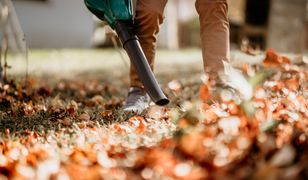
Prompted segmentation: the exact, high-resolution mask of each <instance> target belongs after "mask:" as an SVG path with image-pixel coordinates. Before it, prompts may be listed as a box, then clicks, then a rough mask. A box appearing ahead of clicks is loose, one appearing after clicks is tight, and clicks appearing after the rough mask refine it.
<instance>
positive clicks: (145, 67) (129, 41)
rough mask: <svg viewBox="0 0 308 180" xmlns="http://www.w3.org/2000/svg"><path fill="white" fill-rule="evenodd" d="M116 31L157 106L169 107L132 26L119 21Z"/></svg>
mask: <svg viewBox="0 0 308 180" xmlns="http://www.w3.org/2000/svg"><path fill="white" fill-rule="evenodd" d="M115 30H116V32H117V34H118V36H119V38H120V40H121V42H122V44H123V48H124V49H125V51H126V52H127V54H128V56H129V58H130V60H131V63H132V64H133V66H134V67H135V69H136V72H137V74H138V77H139V79H140V80H141V82H142V83H143V85H144V89H145V91H146V92H147V93H148V94H149V96H150V98H151V99H152V101H153V102H154V103H155V104H157V105H159V106H164V105H167V104H168V103H169V100H168V98H167V97H166V96H165V94H164V93H163V91H162V90H161V88H160V87H159V85H158V83H157V81H156V79H155V77H154V74H153V72H152V70H151V68H150V65H149V64H148V61H147V59H146V57H145V55H144V53H143V51H142V48H141V46H140V43H139V41H138V38H137V36H136V35H134V34H133V30H132V26H131V25H130V24H129V23H127V22H125V21H117V22H116V24H115Z"/></svg>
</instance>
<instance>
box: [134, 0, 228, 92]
mask: <svg viewBox="0 0 308 180" xmlns="http://www.w3.org/2000/svg"><path fill="white" fill-rule="evenodd" d="M166 3H167V0H138V1H137V6H136V14H135V23H136V25H137V27H138V28H136V30H135V33H136V35H137V36H138V38H139V40H140V44H141V47H142V49H143V51H144V53H145V55H146V57H147V59H148V62H149V64H150V66H151V68H152V69H153V63H154V57H155V51H156V35H157V33H158V32H159V26H160V24H162V22H163V19H164V15H163V14H164V8H165V5H166ZM195 6H196V10H197V12H198V14H199V20H200V28H201V33H200V35H201V41H202V43H201V45H202V56H203V62H204V69H205V71H208V70H210V71H211V72H218V71H220V70H222V68H223V63H222V61H223V60H225V61H228V60H229V56H230V55H229V46H230V45H229V22H228V18H227V12H228V4H227V0H196V3H195ZM130 78H131V86H135V87H143V86H142V83H141V82H140V80H139V78H138V75H137V73H136V71H135V69H134V67H133V66H131V69H130Z"/></svg>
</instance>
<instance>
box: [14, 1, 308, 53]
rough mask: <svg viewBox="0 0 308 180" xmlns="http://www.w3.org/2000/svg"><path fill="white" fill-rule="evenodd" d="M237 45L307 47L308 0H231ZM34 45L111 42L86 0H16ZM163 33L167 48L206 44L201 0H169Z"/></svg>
mask: <svg viewBox="0 0 308 180" xmlns="http://www.w3.org/2000/svg"><path fill="white" fill-rule="evenodd" d="M228 1H229V18H230V28H231V34H230V40H231V43H232V47H233V48H239V47H240V46H241V44H242V42H245V43H247V42H249V44H250V45H251V46H252V47H254V48H261V49H267V48H270V47H271V48H274V49H276V50H278V51H290V52H303V51H305V50H307V49H308V36H307V34H308V28H307V27H308V26H307V8H306V7H308V6H307V0H292V1H291V0H228ZM13 2H14V4H15V8H16V12H17V14H18V16H19V19H20V22H21V26H22V28H23V30H24V32H25V34H26V38H27V41H28V44H29V46H30V47H32V48H81V47H105V46H110V45H111V43H110V40H109V39H108V37H107V36H106V35H105V33H104V32H105V28H104V27H103V26H102V23H101V22H100V21H98V20H97V19H95V18H93V16H92V15H91V14H90V12H88V10H87V9H86V7H85V5H84V3H83V0H13ZM165 15H166V18H165V22H164V24H163V25H162V28H161V32H160V34H159V38H158V45H159V47H161V48H168V49H179V48H185V47H193V46H197V47H199V46H200V37H199V20H198V15H197V12H196V11H195V1H192V0H168V3H167V7H166V9H165Z"/></svg>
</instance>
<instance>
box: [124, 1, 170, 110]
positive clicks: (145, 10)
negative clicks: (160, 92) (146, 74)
mask: <svg viewBox="0 0 308 180" xmlns="http://www.w3.org/2000/svg"><path fill="white" fill-rule="evenodd" d="M166 3H167V0H137V6H136V12H135V25H136V27H135V34H136V35H137V37H138V38H139V42H140V44H141V47H142V49H143V51H144V54H145V56H146V58H147V60H148V62H149V64H150V66H151V68H152V69H153V63H154V56H155V51H156V36H157V33H158V32H159V26H160V24H161V23H162V22H163V19H164V17H163V12H164V8H165V5H166ZM130 86H131V88H130V89H129V92H128V96H127V98H126V100H125V103H124V106H123V110H124V111H125V112H135V113H141V112H142V111H144V110H145V109H146V108H148V106H149V102H150V98H149V96H148V95H147V94H146V92H145V91H144V89H143V88H144V87H143V85H142V83H141V82H140V79H139V78H138V75H137V72H136V70H135V68H134V67H133V65H132V64H131V68H130Z"/></svg>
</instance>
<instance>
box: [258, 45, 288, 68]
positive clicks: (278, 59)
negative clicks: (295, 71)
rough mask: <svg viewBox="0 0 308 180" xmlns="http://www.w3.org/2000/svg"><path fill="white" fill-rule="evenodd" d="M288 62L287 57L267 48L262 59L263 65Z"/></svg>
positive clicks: (277, 64)
mask: <svg viewBox="0 0 308 180" xmlns="http://www.w3.org/2000/svg"><path fill="white" fill-rule="evenodd" d="M290 63H291V61H290V59H289V58H287V57H285V56H280V55H278V54H277V53H276V52H275V51H274V50H273V49H269V50H267V52H266V57H265V59H264V60H263V65H264V66H265V67H270V66H279V65H285V64H290Z"/></svg>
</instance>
